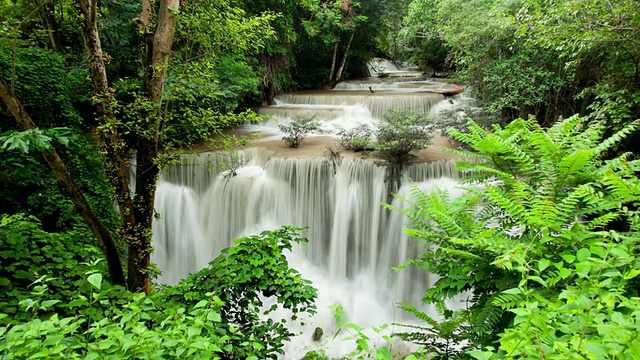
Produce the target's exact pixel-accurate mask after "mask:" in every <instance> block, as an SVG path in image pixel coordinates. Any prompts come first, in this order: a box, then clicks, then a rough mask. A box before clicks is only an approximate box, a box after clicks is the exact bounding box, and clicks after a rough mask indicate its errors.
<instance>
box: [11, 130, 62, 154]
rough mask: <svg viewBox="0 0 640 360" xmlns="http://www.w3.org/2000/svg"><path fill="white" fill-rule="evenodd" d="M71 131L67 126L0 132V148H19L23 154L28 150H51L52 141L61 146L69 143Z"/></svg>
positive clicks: (52, 148)
mask: <svg viewBox="0 0 640 360" xmlns="http://www.w3.org/2000/svg"><path fill="white" fill-rule="evenodd" d="M70 135H71V132H70V131H69V129H67V128H52V129H30V130H25V131H15V130H14V131H7V132H5V133H2V134H0V150H2V151H11V150H19V151H20V152H21V153H23V154H27V153H29V151H33V150H35V151H44V150H46V151H52V150H54V147H53V145H52V144H53V143H54V142H58V143H60V144H61V145H63V146H67V145H68V144H69V140H70Z"/></svg>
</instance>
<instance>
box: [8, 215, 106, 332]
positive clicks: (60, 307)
mask: <svg viewBox="0 0 640 360" xmlns="http://www.w3.org/2000/svg"><path fill="white" fill-rule="evenodd" d="M80 234H81V233H80V232H78V231H71V232H67V233H59V234H52V233H47V232H45V231H43V230H42V229H41V225H40V224H39V222H38V221H37V220H36V219H34V218H32V217H26V216H22V215H11V216H5V217H3V218H1V219H0V259H2V267H1V268H0V309H2V310H1V312H2V313H4V314H7V315H9V316H10V317H8V318H4V319H3V320H0V323H2V322H7V321H8V322H10V323H18V322H21V321H25V320H29V319H31V318H32V316H36V315H39V316H43V317H44V316H46V315H47V314H49V315H50V314H51V311H55V312H58V313H60V314H61V315H64V314H66V315H71V314H73V311H71V312H69V311H68V309H66V308H65V306H64V305H65V304H68V303H70V302H71V301H72V300H73V299H74V297H75V296H76V283H77V282H78V281H79V280H81V279H82V276H83V275H84V272H85V271H86V270H87V269H88V268H87V267H86V266H84V265H81V263H83V262H85V261H87V259H88V258H89V257H90V256H95V255H96V254H98V253H99V250H98V249H96V248H93V247H91V246H90V245H88V244H87V243H88V242H89V241H82V238H81V235H80ZM44 276H46V277H47V278H48V280H47V289H46V290H47V291H46V292H43V293H41V294H40V296H41V300H42V301H47V302H49V303H48V304H54V305H55V306H47V308H46V309H43V308H40V309H35V310H39V311H36V312H35V313H34V314H29V313H25V312H22V311H20V309H19V306H18V304H19V303H20V302H21V301H25V300H26V299H28V298H30V296H31V290H30V289H29V288H30V285H31V284H32V283H33V282H34V281H39V280H40V279H42V278H43V277H44ZM35 310H34V311H35Z"/></svg>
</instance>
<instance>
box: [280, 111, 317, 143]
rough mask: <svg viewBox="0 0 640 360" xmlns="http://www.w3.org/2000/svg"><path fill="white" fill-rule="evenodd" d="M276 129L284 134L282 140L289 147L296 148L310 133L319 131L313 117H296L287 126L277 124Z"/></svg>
mask: <svg viewBox="0 0 640 360" xmlns="http://www.w3.org/2000/svg"><path fill="white" fill-rule="evenodd" d="M278 128H279V129H280V131H282V132H283V133H284V136H283V137H282V139H283V140H284V142H285V144H287V146H289V147H293V148H297V147H298V146H300V143H302V141H303V140H304V138H306V137H307V135H308V134H309V133H310V132H312V131H318V130H320V126H318V124H317V122H316V117H315V116H296V117H294V118H293V120H292V121H291V123H289V124H288V125H284V124H279V125H278Z"/></svg>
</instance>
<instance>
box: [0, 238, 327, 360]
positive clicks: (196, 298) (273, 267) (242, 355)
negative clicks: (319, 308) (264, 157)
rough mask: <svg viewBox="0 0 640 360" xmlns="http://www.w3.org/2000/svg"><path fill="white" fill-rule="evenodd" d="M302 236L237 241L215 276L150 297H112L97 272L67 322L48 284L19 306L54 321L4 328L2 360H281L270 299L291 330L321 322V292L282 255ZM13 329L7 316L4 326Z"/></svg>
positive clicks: (279, 330) (1, 318)
mask: <svg viewBox="0 0 640 360" xmlns="http://www.w3.org/2000/svg"><path fill="white" fill-rule="evenodd" d="M299 230H300V229H297V228H293V227H283V228H281V229H278V230H274V231H265V232H263V233H262V234H260V235H255V236H248V237H245V238H242V239H238V240H236V246H234V247H231V248H228V249H225V250H223V254H222V255H220V256H219V257H218V258H216V259H215V260H213V261H212V262H211V267H209V268H206V269H203V270H201V271H199V272H198V273H195V274H193V275H191V276H190V277H189V278H187V279H185V280H183V281H182V282H180V283H179V284H178V285H176V286H173V287H168V288H166V289H165V291H163V292H157V293H154V294H153V295H151V296H147V295H145V294H144V293H136V294H132V293H128V292H125V291H123V289H122V288H120V287H111V286H110V285H109V284H108V283H105V282H103V281H102V275H101V274H100V273H97V272H95V270H91V269H89V270H88V271H87V272H86V274H85V276H86V275H88V277H87V278H86V281H84V280H81V284H78V285H79V286H80V287H79V288H78V287H76V291H75V293H74V294H73V295H74V296H73V300H72V301H67V303H66V304H65V306H66V307H67V309H68V312H67V313H66V314H68V315H64V314H57V313H54V314H51V312H50V310H51V309H50V308H51V307H52V306H53V305H58V304H60V300H58V299H54V300H49V298H48V297H46V296H43V295H44V294H48V293H49V292H50V289H49V284H50V282H49V281H48V280H46V279H45V278H42V277H41V278H40V279H38V280H36V282H35V283H34V284H33V288H34V292H33V293H32V294H31V295H30V297H28V298H24V299H22V301H21V302H20V305H22V307H23V308H25V310H26V312H25V313H27V312H31V313H32V314H33V315H34V316H38V315H39V314H44V313H46V314H47V315H46V316H41V318H37V317H36V318H33V320H31V321H28V322H22V323H18V324H12V325H4V326H3V325H0V358H2V359H5V358H35V357H44V358H82V359H85V358H117V359H140V358H153V359H211V358H217V359H252V360H258V359H276V358H277V356H278V354H282V347H283V345H284V342H285V341H288V340H289V339H290V337H291V336H292V335H293V334H291V333H290V332H289V331H288V330H287V329H286V328H285V327H284V324H283V323H281V322H276V321H273V320H263V319H262V318H261V317H260V313H261V308H262V306H263V305H264V301H265V299H267V298H270V297H272V298H273V299H274V300H275V304H274V305H273V306H272V307H271V308H270V309H268V310H267V311H266V312H264V313H269V312H270V311H273V310H274V309H275V308H276V307H277V306H278V305H279V306H282V307H283V308H285V309H288V310H290V311H291V312H292V314H293V320H295V317H296V316H297V315H300V314H302V313H308V314H313V313H314V312H315V304H314V301H315V297H316V289H315V288H313V287H312V286H311V284H310V282H309V281H308V280H305V279H303V278H302V277H301V276H300V274H299V273H298V272H297V271H295V270H293V269H291V268H290V267H289V265H288V262H287V259H286V257H285V255H284V253H283V249H288V250H291V248H292V246H293V243H302V242H306V241H307V240H306V239H304V238H300V237H299V236H298V231H299ZM3 264H4V262H3ZM86 269H88V268H86ZM65 301H66V300H65ZM2 312H4V308H3V310H2ZM7 320H8V316H7V314H4V313H0V324H2V323H3V322H7Z"/></svg>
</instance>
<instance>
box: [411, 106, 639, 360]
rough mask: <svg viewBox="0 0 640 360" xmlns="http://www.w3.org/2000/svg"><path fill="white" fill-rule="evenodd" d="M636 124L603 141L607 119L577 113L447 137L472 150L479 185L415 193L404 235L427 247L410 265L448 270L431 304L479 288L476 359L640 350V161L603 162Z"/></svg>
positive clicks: (472, 180) (471, 167) (471, 180)
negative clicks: (545, 125)
mask: <svg viewBox="0 0 640 360" xmlns="http://www.w3.org/2000/svg"><path fill="white" fill-rule="evenodd" d="M635 128H636V125H635V124H632V125H630V126H627V127H625V128H624V129H622V130H621V131H619V132H618V133H616V134H614V135H612V136H610V137H608V138H603V136H604V134H605V131H606V127H605V126H604V125H603V124H602V123H599V122H589V121H587V119H583V118H580V117H577V116H576V117H572V118H569V119H566V120H563V121H560V122H558V123H556V124H555V125H554V126H552V127H551V128H549V129H546V130H545V129H542V128H541V127H540V126H538V125H537V123H536V122H535V119H530V120H528V121H526V120H517V121H514V122H513V123H511V124H509V125H507V126H506V127H505V128H504V129H503V128H500V127H497V126H496V127H494V129H493V132H488V131H486V130H484V129H482V128H481V127H480V126H477V125H476V124H473V123H471V124H470V126H469V133H467V134H463V133H459V132H457V131H452V132H451V134H452V135H453V136H454V137H456V138H457V139H458V140H459V141H461V142H463V143H466V144H468V145H469V146H470V147H471V148H473V149H474V150H476V151H477V154H474V153H465V154H467V155H469V156H472V157H475V158H477V159H478V160H480V161H478V162H469V163H463V164H462V165H461V166H460V169H461V170H463V171H467V172H469V173H470V176H468V177H467V178H466V179H465V182H466V183H468V184H470V185H473V186H470V187H467V188H466V189H467V191H468V193H467V195H463V196H462V197H460V198H458V199H453V200H450V199H449V198H448V196H446V195H445V194H441V193H435V194H432V195H426V194H420V192H419V191H416V192H415V194H414V195H415V200H414V201H415V202H414V205H416V208H415V209H413V210H409V211H407V212H406V214H407V216H408V217H409V219H410V220H411V222H412V228H415V230H408V231H407V232H408V233H410V234H411V235H412V236H413V237H415V238H416V239H419V241H421V242H422V243H423V244H424V245H425V246H427V247H426V251H425V253H424V254H423V255H422V256H421V257H420V258H419V259H416V260H413V261H410V262H409V263H408V264H406V265H418V266H422V267H424V268H425V269H427V270H429V271H431V272H433V273H436V274H438V275H439V276H440V277H441V278H440V280H438V282H436V284H435V286H434V288H433V289H430V290H429V291H428V292H427V294H426V295H425V299H426V300H427V301H429V302H436V301H439V300H444V299H445V298H447V297H451V296H454V295H456V294H460V293H461V292H463V291H470V292H471V293H472V294H473V299H472V304H473V305H472V306H471V308H470V309H469V310H470V311H471V312H470V315H471V324H472V325H473V328H472V329H473V331H474V332H475V333H476V334H475V336H476V338H475V339H474V341H475V342H476V344H478V345H482V347H483V349H484V351H474V352H472V354H473V355H474V356H475V357H476V358H478V359H488V358H496V359H501V358H508V359H510V358H520V357H521V356H527V358H535V359H600V358H603V357H611V358H621V359H626V358H629V359H632V358H633V356H634V355H633V354H638V353H640V339H638V337H637V328H638V326H639V323H638V320H639V319H638V315H639V314H640V312H639V311H638V310H639V309H638V303H639V300H640V298H638V288H637V279H638V275H640V271H638V270H637V269H638V267H639V266H640V258H638V249H639V246H640V244H639V242H640V237H638V235H637V231H638V225H640V223H639V221H638V219H640V216H639V215H640V214H639V213H638V204H639V202H640V180H638V178H637V176H636V174H637V171H638V169H639V166H640V164H639V163H638V160H635V159H632V158H631V155H630V154H621V155H620V156H618V157H616V158H614V159H611V160H605V156H606V155H607V154H608V152H610V151H611V149H613V148H614V147H615V146H616V144H618V143H619V142H620V141H621V140H622V139H624V138H625V137H626V136H628V135H629V134H630V133H632V132H633V131H635ZM487 335H489V336H487ZM496 336H497V340H498V341H497V343H496V344H492V341H487V340H491V339H496Z"/></svg>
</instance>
